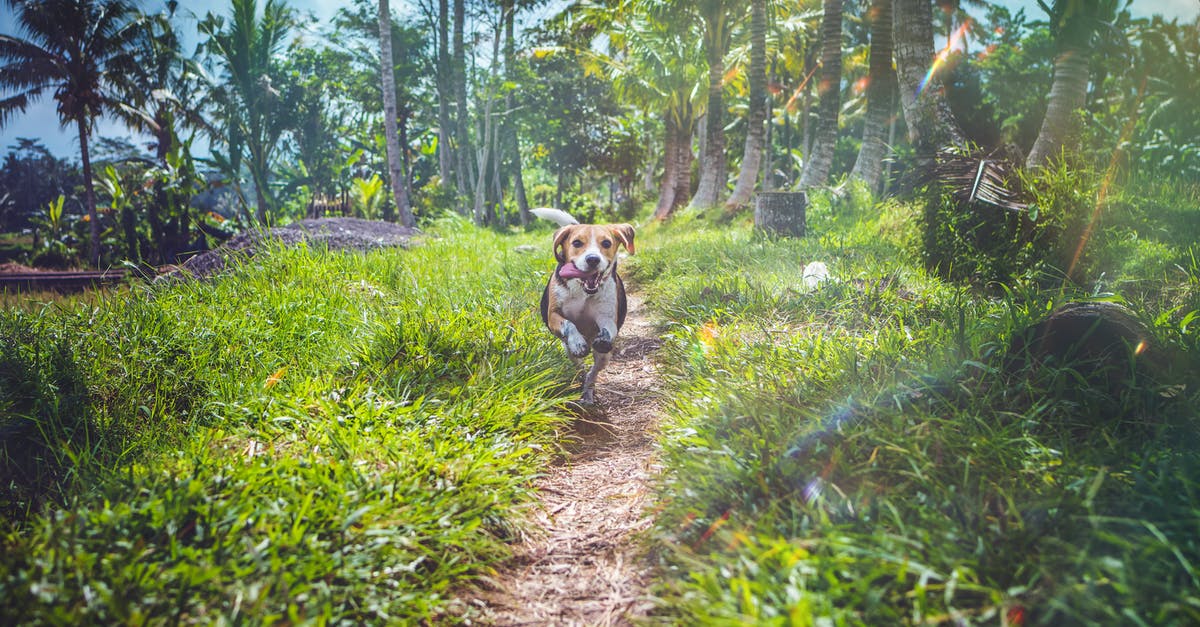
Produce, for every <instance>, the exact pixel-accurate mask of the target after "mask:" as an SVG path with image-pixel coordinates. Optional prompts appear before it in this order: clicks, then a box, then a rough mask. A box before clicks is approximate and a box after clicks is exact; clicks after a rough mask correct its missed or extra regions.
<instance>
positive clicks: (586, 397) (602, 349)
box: [580, 320, 617, 403]
mask: <svg viewBox="0 0 1200 627" xmlns="http://www.w3.org/2000/svg"><path fill="white" fill-rule="evenodd" d="M616 337H617V323H616V322H614V321H612V320H605V321H601V322H600V330H599V331H598V332H597V333H596V339H594V340H592V349H593V350H595V357H593V359H592V369H591V370H589V371H588V373H587V376H586V377H584V378H583V398H582V399H580V400H582V401H583V402H584V403H593V402H595V387H596V378H597V377H598V376H599V375H600V371H601V370H604V367H605V366H607V365H608V360H609V357H610V353H611V352H612V348H613V340H614V339H616Z"/></svg>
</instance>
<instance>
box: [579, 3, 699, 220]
mask: <svg viewBox="0 0 1200 627" xmlns="http://www.w3.org/2000/svg"><path fill="white" fill-rule="evenodd" d="M581 4H582V3H581ZM687 9H688V7H687V6H686V5H684V4H683V3H681V2H658V1H657V0H634V1H632V2H623V3H621V4H620V7H619V10H615V11H614V10H611V7H604V6H599V5H590V6H580V7H579V8H578V9H577V15H578V22H579V23H581V24H588V25H589V27H591V28H592V30H593V31H594V32H595V33H597V34H599V33H603V34H605V35H606V36H607V39H608V48H609V52H608V54H603V53H598V52H595V51H593V50H592V49H591V48H588V49H586V50H580V54H581V56H584V57H585V58H587V59H589V61H590V62H591V63H593V64H594V65H595V66H596V67H603V68H605V69H607V71H608V73H609V75H610V77H611V79H612V83H613V88H614V90H615V91H616V92H617V94H619V95H620V96H621V97H622V98H623V99H624V100H626V101H627V102H629V103H631V104H633V105H634V106H637V107H639V108H641V109H643V110H657V111H661V112H662V123H663V174H662V178H661V179H660V183H659V195H658V202H657V203H656V204H655V208H654V218H655V219H656V220H665V219H667V218H669V217H670V216H671V214H672V213H674V211H675V210H676V209H678V208H679V207H681V206H683V205H684V204H686V203H687V201H688V198H689V196H690V194H691V169H692V161H693V154H692V133H693V131H694V130H695V127H696V112H697V109H699V108H700V107H699V98H700V95H701V92H700V89H701V85H702V80H703V76H702V74H701V72H702V71H703V68H704V64H703V57H704V51H703V50H702V49H701V46H700V45H698V44H699V43H700V42H698V41H697V38H696V37H694V36H693V34H692V33H691V32H690V31H689V29H685V28H679V27H678V26H679V24H680V22H682V21H684V20H685V19H686V16H687V13H686V11H687ZM597 48H598V47H597Z"/></svg>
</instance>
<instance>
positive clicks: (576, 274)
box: [558, 263, 591, 279]
mask: <svg viewBox="0 0 1200 627" xmlns="http://www.w3.org/2000/svg"><path fill="white" fill-rule="evenodd" d="M589 274H591V273H590V272H584V271H582V270H580V269H579V268H576V267H575V264H573V263H568V264H565V265H563V267H561V268H559V269H558V276H560V277H562V278H564V279H582V278H583V277H585V276H588V275H589Z"/></svg>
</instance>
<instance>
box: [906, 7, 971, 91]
mask: <svg viewBox="0 0 1200 627" xmlns="http://www.w3.org/2000/svg"><path fill="white" fill-rule="evenodd" d="M970 27H971V20H969V19H968V20H964V21H963V23H962V24H960V25H959V26H958V28H956V29H954V33H952V34H951V35H950V38H949V39H947V40H946V47H945V48H943V49H942V50H941V52H938V53H937V56H935V57H934V58H933V63H930V64H929V71H928V72H926V73H925V77H924V78H922V79H921V82H920V83H918V84H917V96H920V95H921V93H922V92H924V91H925V88H926V87H927V86H928V85H929V81H931V80H932V79H933V75H934V74H937V73H938V72H939V71H940V70H941V69H942V68H944V67H946V63H947V61H948V60H949V58H950V53H951V52H953V51H954V49H955V48H958V47H960V46H961V44H962V42H963V39H964V38H965V37H966V36H967V29H969V28H970Z"/></svg>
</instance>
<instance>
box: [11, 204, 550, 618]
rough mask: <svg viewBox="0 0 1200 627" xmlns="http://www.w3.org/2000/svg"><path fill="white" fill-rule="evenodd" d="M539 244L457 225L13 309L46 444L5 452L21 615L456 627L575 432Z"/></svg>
mask: <svg viewBox="0 0 1200 627" xmlns="http://www.w3.org/2000/svg"><path fill="white" fill-rule="evenodd" d="M531 241H535V240H534V239H533V237H532V236H522V237H520V238H512V237H502V236H498V235H495V234H490V233H487V232H482V231H478V230H475V229H473V228H471V227H469V226H466V225H464V224H461V223H459V222H447V223H443V224H441V225H439V226H437V227H435V228H434V229H433V235H432V236H430V237H427V238H424V239H423V243H422V245H420V246H417V247H414V248H412V249H410V250H389V251H379V252H372V253H369V254H352V253H328V252H323V251H318V250H307V249H304V248H300V249H293V250H273V251H270V252H269V253H267V254H262V255H259V256H257V257H255V258H254V260H253V261H252V262H250V263H248V264H246V265H245V266H244V267H242V268H240V269H238V270H237V271H236V272H233V273H232V274H230V275H228V276H224V277H221V278H218V279H216V280H213V281H198V282H188V283H177V284H168V285H155V286H151V287H144V286H134V287H132V288H130V289H129V290H127V291H124V292H109V293H108V294H107V295H105V296H102V297H89V298H83V299H67V300H54V301H52V302H49V303H47V304H38V303H36V302H32V301H30V302H26V303H25V304H23V305H20V306H17V307H12V306H10V308H9V309H8V310H7V311H4V312H3V313H0V339H2V340H3V341H4V345H5V351H4V352H3V354H4V359H5V360H6V362H5V364H6V365H8V366H10V367H8V368H5V369H4V375H2V376H7V377H9V380H7V381H3V382H0V383H4V385H3V386H0V418H2V421H0V427H4V428H5V429H8V430H9V431H7V433H8V434H9V435H12V434H16V433H19V434H20V437H19V438H17V437H15V436H14V437H10V438H8V439H6V441H5V444H6V445H7V446H8V447H10V449H11V450H13V451H15V450H18V449H21V450H30V448H29V447H31V446H32V447H33V449H32V450H33V451H34V452H33V453H31V454H28V455H12V454H10V455H6V456H5V464H6V466H5V468H4V470H5V473H4V475H5V479H6V482H5V483H6V485H5V486H2V487H0V496H2V497H3V501H2V503H0V504H2V505H3V506H4V509H5V510H6V513H7V518H6V519H7V521H8V523H7V529H6V530H5V531H3V537H2V540H0V543H2V544H3V548H2V549H0V556H2V557H0V598H2V599H3V607H4V610H3V614H4V615H5V616H6V617H7V619H8V620H9V621H15V622H17V623H122V624H142V623H145V622H151V623H164V622H176V621H179V622H201V623H206V624H208V623H213V622H221V623H234V622H252V623H262V622H280V621H289V622H297V621H318V622H325V621H334V622H363V621H372V622H379V621H390V622H412V621H416V620H429V619H444V620H454V616H456V615H457V613H458V612H461V611H462V608H461V607H455V606H453V605H452V603H451V601H452V598H453V595H452V593H451V592H452V589H453V587H455V586H461V585H462V584H463V583H464V582H466V581H468V580H469V579H470V578H472V577H474V576H476V575H478V574H480V573H483V572H486V570H487V568H488V566H489V565H490V564H492V563H494V562H495V561H496V560H498V559H500V558H502V557H503V556H505V555H506V552H507V549H506V545H505V541H506V540H508V539H510V538H511V537H512V534H513V532H514V529H515V527H516V526H517V525H520V524H521V516H522V514H523V508H524V507H525V505H526V504H527V503H528V502H529V501H530V498H531V494H530V485H531V479H532V478H533V477H534V476H535V475H536V473H538V472H539V469H540V468H541V467H542V465H543V464H544V463H545V462H546V461H547V460H548V459H549V457H550V456H551V455H552V454H553V453H554V452H555V450H556V445H555V442H556V439H557V435H558V432H559V429H560V427H561V426H562V424H563V420H564V418H563V415H562V413H561V412H560V411H559V409H558V408H559V404H560V403H561V402H562V395H563V394H565V389H564V383H565V382H567V381H569V378H570V373H571V369H570V367H569V365H568V363H567V361H566V359H565V357H564V356H563V355H562V351H561V349H560V348H559V347H557V346H556V345H555V343H554V342H553V341H552V338H551V337H550V336H549V334H547V333H546V332H545V330H544V329H543V328H542V326H541V321H540V319H538V317H537V314H536V311H535V309H534V305H535V304H536V295H537V293H538V292H539V290H540V289H541V282H542V281H543V280H544V277H545V271H546V270H547V266H548V264H549V263H550V261H549V260H548V259H546V258H545V257H544V256H538V255H534V254H526V255H522V254H518V253H515V252H512V251H513V247H514V246H516V245H517V244H520V243H526V242H531ZM536 241H541V240H540V239H537V240H536ZM487 259H496V260H497V261H498V262H499V263H494V262H491V261H485V260H487ZM10 349H12V350H10Z"/></svg>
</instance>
